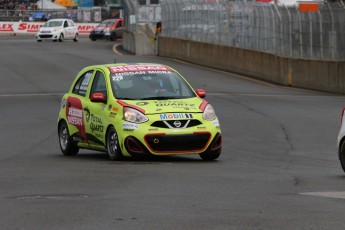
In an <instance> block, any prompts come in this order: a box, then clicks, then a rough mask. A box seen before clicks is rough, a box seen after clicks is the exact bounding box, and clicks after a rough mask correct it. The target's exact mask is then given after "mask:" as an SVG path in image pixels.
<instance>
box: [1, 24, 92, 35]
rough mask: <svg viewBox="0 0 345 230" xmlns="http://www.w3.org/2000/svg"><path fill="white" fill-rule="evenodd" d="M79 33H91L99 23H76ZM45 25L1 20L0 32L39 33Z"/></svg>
mask: <svg viewBox="0 0 345 230" xmlns="http://www.w3.org/2000/svg"><path fill="white" fill-rule="evenodd" d="M75 24H76V26H77V27H78V30H79V34H89V33H90V32H91V30H92V29H93V28H95V27H96V26H97V25H98V23H75ZM43 25H44V22H1V21H0V34H2V33H29V34H30V33H32V34H35V33H37V31H38V29H39V28H40V27H42V26H43Z"/></svg>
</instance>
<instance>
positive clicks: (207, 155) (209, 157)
mask: <svg viewBox="0 0 345 230" xmlns="http://www.w3.org/2000/svg"><path fill="white" fill-rule="evenodd" d="M199 155H200V157H201V159H203V160H204V161H213V160H215V159H217V158H218V157H219V156H220V152H204V153H200V154H199Z"/></svg>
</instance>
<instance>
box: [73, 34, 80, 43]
mask: <svg viewBox="0 0 345 230" xmlns="http://www.w3.org/2000/svg"><path fill="white" fill-rule="evenodd" d="M73 41H74V42H77V41H79V35H78V34H75V37H74V39H73Z"/></svg>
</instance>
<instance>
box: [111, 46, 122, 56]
mask: <svg viewBox="0 0 345 230" xmlns="http://www.w3.org/2000/svg"><path fill="white" fill-rule="evenodd" d="M119 45H120V44H115V45H113V52H114V53H116V54H117V55H120V56H122V55H123V54H122V53H120V52H119V51H118V50H117V47H118V46H119Z"/></svg>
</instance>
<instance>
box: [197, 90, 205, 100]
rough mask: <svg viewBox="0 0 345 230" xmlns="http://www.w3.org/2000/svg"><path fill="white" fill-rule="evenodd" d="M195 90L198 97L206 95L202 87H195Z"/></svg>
mask: <svg viewBox="0 0 345 230" xmlns="http://www.w3.org/2000/svg"><path fill="white" fill-rule="evenodd" d="M195 92H196V94H197V95H198V96H199V97H200V98H204V97H206V91H205V90H203V89H197V90H196V91H195Z"/></svg>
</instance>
